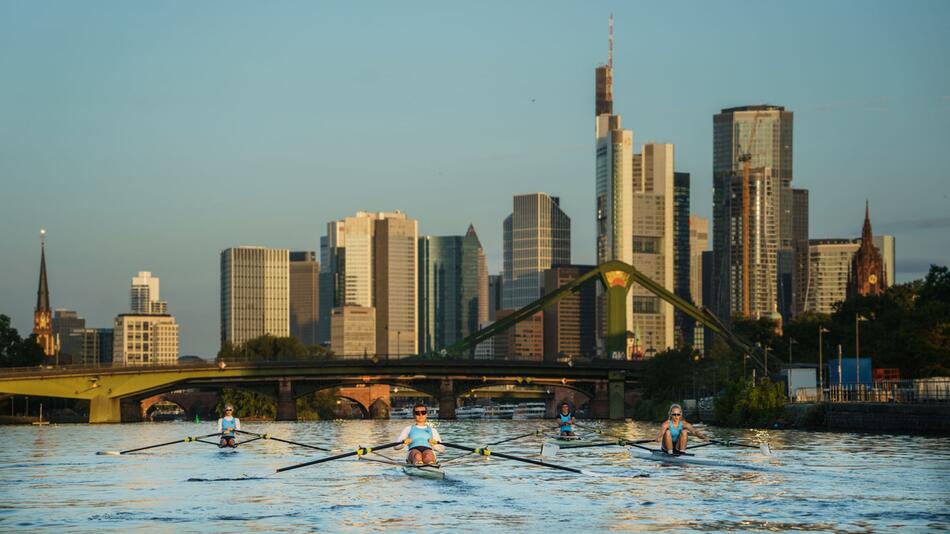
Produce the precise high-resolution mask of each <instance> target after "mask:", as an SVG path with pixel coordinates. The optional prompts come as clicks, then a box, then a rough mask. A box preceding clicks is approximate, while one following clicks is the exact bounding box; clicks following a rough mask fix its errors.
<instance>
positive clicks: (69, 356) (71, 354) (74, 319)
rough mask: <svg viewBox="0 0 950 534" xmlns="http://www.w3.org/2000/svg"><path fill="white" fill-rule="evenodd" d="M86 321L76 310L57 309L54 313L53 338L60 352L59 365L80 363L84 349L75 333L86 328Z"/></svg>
mask: <svg viewBox="0 0 950 534" xmlns="http://www.w3.org/2000/svg"><path fill="white" fill-rule="evenodd" d="M85 327H86V320H85V319H84V318H82V317H80V316H79V314H78V313H76V312H75V311H74V310H64V309H57V310H56V311H54V312H53V336H54V337H55V339H56V346H57V347H58V352H59V363H60V364H69V363H78V361H79V358H80V351H81V349H82V347H81V345H80V340H79V338H78V337H76V336H74V335H73V331H75V330H78V329H81V328H85Z"/></svg>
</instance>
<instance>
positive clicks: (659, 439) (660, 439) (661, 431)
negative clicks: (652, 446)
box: [656, 421, 670, 443]
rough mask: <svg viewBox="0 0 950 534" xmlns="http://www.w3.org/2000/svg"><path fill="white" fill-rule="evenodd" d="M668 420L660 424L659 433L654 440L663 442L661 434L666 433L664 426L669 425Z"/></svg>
mask: <svg viewBox="0 0 950 534" xmlns="http://www.w3.org/2000/svg"><path fill="white" fill-rule="evenodd" d="M669 424H670V422H669V421H663V424H662V425H660V433H659V434H657V435H656V442H657V443H663V434H666V428H667V427H668V426H669Z"/></svg>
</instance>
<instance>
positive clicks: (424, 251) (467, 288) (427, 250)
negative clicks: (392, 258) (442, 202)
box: [419, 225, 488, 352]
mask: <svg viewBox="0 0 950 534" xmlns="http://www.w3.org/2000/svg"><path fill="white" fill-rule="evenodd" d="M487 275H488V273H487V267H486V259H485V254H484V252H483V250H482V245H481V242H480V241H479V240H478V234H476V233H475V228H474V227H473V226H471V225H470V226H469V228H468V231H467V232H466V234H465V235H464V236H441V237H439V236H424V237H421V238H419V291H420V298H419V347H420V350H421V351H422V352H434V351H438V350H441V349H443V348H445V347H447V346H449V345H451V344H453V343H455V342H457V341H461V340H462V339H464V338H465V337H467V336H469V335H470V334H472V333H474V332H476V331H477V330H478V325H479V324H480V323H483V322H485V321H487V320H488V303H487V302H484V301H485V300H487V295H488V290H487V288H488V280H487ZM482 293H484V296H483V295H482Z"/></svg>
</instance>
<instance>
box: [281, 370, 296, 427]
mask: <svg viewBox="0 0 950 534" xmlns="http://www.w3.org/2000/svg"><path fill="white" fill-rule="evenodd" d="M276 420H277V421H296V420H297V401H295V400H294V383H293V382H291V381H290V380H287V379H286V378H282V379H281V380H280V381H279V382H278V383H277V418H276Z"/></svg>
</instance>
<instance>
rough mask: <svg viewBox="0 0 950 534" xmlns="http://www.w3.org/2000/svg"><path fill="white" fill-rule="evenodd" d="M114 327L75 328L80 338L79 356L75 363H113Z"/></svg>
mask: <svg viewBox="0 0 950 534" xmlns="http://www.w3.org/2000/svg"><path fill="white" fill-rule="evenodd" d="M114 332H115V331H114V330H113V329H112V328H80V329H79V330H73V335H74V336H75V337H76V338H78V340H79V347H80V351H79V356H78V358H77V359H76V360H75V361H74V363H81V364H82V365H108V364H111V363H112V359H113V357H112V351H113V348H114Z"/></svg>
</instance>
